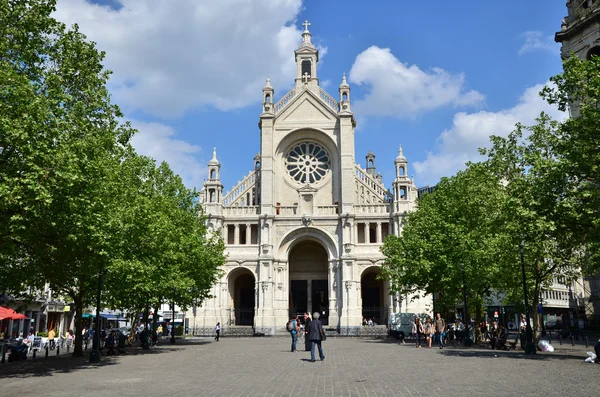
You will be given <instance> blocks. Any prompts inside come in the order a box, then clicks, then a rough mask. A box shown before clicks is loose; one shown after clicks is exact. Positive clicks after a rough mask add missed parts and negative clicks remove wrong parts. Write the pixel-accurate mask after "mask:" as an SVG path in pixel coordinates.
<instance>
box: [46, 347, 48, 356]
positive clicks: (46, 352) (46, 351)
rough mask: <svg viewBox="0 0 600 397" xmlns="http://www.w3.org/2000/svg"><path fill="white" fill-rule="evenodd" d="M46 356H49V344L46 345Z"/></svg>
mask: <svg viewBox="0 0 600 397" xmlns="http://www.w3.org/2000/svg"><path fill="white" fill-rule="evenodd" d="M46 357H48V345H46Z"/></svg>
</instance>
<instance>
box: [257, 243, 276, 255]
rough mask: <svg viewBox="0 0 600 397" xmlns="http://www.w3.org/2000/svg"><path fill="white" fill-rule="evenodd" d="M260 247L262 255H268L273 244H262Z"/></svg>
mask: <svg viewBox="0 0 600 397" xmlns="http://www.w3.org/2000/svg"><path fill="white" fill-rule="evenodd" d="M260 249H261V251H262V253H263V255H268V254H269V253H270V252H271V250H272V249H273V246H272V245H271V244H262V245H261V246H260Z"/></svg>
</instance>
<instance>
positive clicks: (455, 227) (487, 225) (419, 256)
mask: <svg viewBox="0 0 600 397" xmlns="http://www.w3.org/2000/svg"><path fill="white" fill-rule="evenodd" d="M504 201H505V192H504V189H503V186H502V185H501V184H500V183H499V180H498V179H497V178H496V177H494V175H492V174H491V173H489V172H488V171H487V170H486V168H485V167H484V166H483V165H482V164H471V165H470V166H469V168H468V169H467V170H465V171H461V172H459V173H458V174H457V175H455V176H453V177H450V178H443V179H442V180H441V181H440V183H439V184H438V185H437V186H436V190H435V191H434V192H433V193H430V194H426V195H424V196H422V198H421V199H420V200H419V201H418V207H417V209H416V210H415V211H414V212H412V213H409V214H408V215H407V218H406V220H405V225H404V227H403V230H402V234H401V235H400V236H388V238H386V241H385V242H384V245H383V247H382V253H383V254H384V255H385V257H386V261H385V265H384V275H385V276H386V277H387V278H388V279H389V280H390V281H391V285H392V288H393V290H394V291H398V292H401V293H403V294H413V293H415V292H417V291H420V292H423V293H426V294H433V293H435V294H436V301H435V305H436V311H446V310H451V311H454V309H455V308H456V305H457V303H459V302H462V300H463V294H462V292H463V284H465V285H466V288H467V289H466V290H467V295H468V300H469V301H470V304H471V305H472V306H471V307H474V308H475V310H476V312H477V314H476V316H477V317H479V316H480V314H481V313H480V309H481V307H482V305H483V303H484V300H485V298H487V297H488V296H489V295H490V293H491V292H492V290H493V288H494V280H495V277H496V275H497V273H498V271H499V270H500V266H499V265H500V264H502V262H503V260H504V256H503V250H502V247H503V246H504V244H505V243H506V236H505V235H504V234H503V233H502V229H501V227H500V217H501V210H502V207H503V204H504ZM473 305H474V306H473Z"/></svg>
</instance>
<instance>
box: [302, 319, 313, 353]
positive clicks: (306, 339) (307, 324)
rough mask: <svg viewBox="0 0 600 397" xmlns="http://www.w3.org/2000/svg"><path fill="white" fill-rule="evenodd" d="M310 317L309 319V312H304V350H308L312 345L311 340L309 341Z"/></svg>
mask: <svg viewBox="0 0 600 397" xmlns="http://www.w3.org/2000/svg"><path fill="white" fill-rule="evenodd" d="M311 322H312V321H311V319H310V314H308V313H304V350H305V351H310V347H311V345H312V343H311V341H310V336H309V335H310V323H311Z"/></svg>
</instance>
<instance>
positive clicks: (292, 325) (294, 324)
mask: <svg viewBox="0 0 600 397" xmlns="http://www.w3.org/2000/svg"><path fill="white" fill-rule="evenodd" d="M286 328H287V330H288V331H289V333H290V334H291V335H292V353H298V350H297V349H296V345H297V344H298V315H297V314H296V315H295V316H293V317H292V318H291V319H290V321H288V323H287V325H286Z"/></svg>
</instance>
